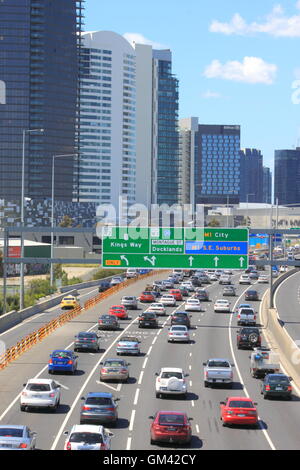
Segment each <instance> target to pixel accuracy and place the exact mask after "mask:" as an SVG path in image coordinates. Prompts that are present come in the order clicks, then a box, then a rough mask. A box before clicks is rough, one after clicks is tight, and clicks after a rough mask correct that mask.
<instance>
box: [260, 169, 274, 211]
mask: <svg viewBox="0 0 300 470" xmlns="http://www.w3.org/2000/svg"><path fill="white" fill-rule="evenodd" d="M262 202H265V203H266V204H271V202H272V173H271V170H270V168H268V167H265V166H264V167H263V200H262Z"/></svg>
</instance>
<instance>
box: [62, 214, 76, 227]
mask: <svg viewBox="0 0 300 470" xmlns="http://www.w3.org/2000/svg"><path fill="white" fill-rule="evenodd" d="M59 226H60V227H64V228H70V227H73V219H72V218H71V217H70V216H69V215H64V216H63V219H62V221H61V222H60V224H59Z"/></svg>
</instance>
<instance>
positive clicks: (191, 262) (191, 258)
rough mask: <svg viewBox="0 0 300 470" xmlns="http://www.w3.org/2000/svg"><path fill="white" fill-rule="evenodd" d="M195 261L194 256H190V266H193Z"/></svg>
mask: <svg viewBox="0 0 300 470" xmlns="http://www.w3.org/2000/svg"><path fill="white" fill-rule="evenodd" d="M193 261H194V258H193V257H192V256H190V257H189V262H190V266H193Z"/></svg>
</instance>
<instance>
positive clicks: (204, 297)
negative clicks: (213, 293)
mask: <svg viewBox="0 0 300 470" xmlns="http://www.w3.org/2000/svg"><path fill="white" fill-rule="evenodd" d="M195 298H196V299H198V300H201V301H208V300H209V295H208V292H207V291H206V290H205V289H199V290H198V291H197V292H196V294H195Z"/></svg>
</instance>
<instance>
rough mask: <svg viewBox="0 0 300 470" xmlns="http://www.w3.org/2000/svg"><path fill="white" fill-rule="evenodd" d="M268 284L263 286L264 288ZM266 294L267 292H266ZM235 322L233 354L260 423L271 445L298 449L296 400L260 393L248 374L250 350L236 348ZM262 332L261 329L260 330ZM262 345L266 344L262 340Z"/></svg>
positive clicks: (297, 399)
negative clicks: (267, 398)
mask: <svg viewBox="0 0 300 470" xmlns="http://www.w3.org/2000/svg"><path fill="white" fill-rule="evenodd" d="M267 289H268V286H267V285H266V286H265V290H267ZM266 295H268V294H266ZM234 325H235V323H234V322H233V323H232V329H231V335H232V344H233V349H234V355H235V356H236V360H237V365H238V368H239V370H240V373H241V375H242V378H243V382H244V385H245V388H246V390H247V392H248V394H249V396H250V397H251V398H252V399H253V400H254V401H256V402H257V403H258V406H257V408H258V413H259V415H260V418H261V424H262V426H263V428H264V429H265V430H267V433H268V436H269V438H270V440H271V443H272V445H274V447H275V448H276V449H278V450H283V449H299V439H298V438H297V433H295V430H296V428H297V423H299V417H300V416H299V412H298V401H299V398H298V397H296V396H294V398H293V401H292V402H285V401H283V400H270V401H267V400H264V399H263V397H262V396H261V394H260V380H259V379H255V378H253V377H252V376H251V374H250V357H249V356H250V355H251V350H238V349H237V347H236V332H235V331H234V329H235V326H234ZM262 332H263V330H262ZM263 344H264V345H267V344H266V342H265V341H263Z"/></svg>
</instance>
